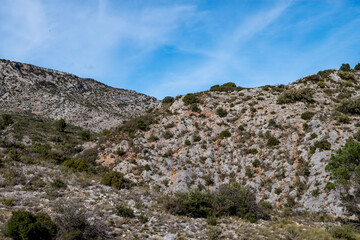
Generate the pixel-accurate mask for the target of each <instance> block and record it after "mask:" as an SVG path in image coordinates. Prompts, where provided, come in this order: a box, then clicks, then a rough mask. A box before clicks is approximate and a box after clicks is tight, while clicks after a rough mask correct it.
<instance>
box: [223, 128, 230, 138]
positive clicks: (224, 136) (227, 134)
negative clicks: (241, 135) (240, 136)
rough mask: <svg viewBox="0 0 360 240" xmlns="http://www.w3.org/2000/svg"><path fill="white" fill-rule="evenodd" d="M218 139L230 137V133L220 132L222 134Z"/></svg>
mask: <svg viewBox="0 0 360 240" xmlns="http://www.w3.org/2000/svg"><path fill="white" fill-rule="evenodd" d="M220 137H221V138H228V137H231V133H230V132H229V131H228V130H225V131H222V132H221V133H220Z"/></svg>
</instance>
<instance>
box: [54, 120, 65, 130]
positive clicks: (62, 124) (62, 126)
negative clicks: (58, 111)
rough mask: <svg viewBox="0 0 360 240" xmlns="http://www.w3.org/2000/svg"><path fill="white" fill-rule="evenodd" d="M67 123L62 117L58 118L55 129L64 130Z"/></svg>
mask: <svg viewBox="0 0 360 240" xmlns="http://www.w3.org/2000/svg"><path fill="white" fill-rule="evenodd" d="M66 126H67V124H66V122H65V120H64V119H62V118H61V119H60V120H58V121H56V122H55V129H56V131H59V132H64V131H65V128H66Z"/></svg>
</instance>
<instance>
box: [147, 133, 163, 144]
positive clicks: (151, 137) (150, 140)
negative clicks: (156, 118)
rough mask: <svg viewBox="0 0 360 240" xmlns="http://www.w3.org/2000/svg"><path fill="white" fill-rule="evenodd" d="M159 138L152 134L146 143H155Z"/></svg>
mask: <svg viewBox="0 0 360 240" xmlns="http://www.w3.org/2000/svg"><path fill="white" fill-rule="evenodd" d="M159 139H160V138H159V137H158V136H156V135H154V134H151V135H150V137H149V139H148V141H149V142H156V141H158V140H159Z"/></svg>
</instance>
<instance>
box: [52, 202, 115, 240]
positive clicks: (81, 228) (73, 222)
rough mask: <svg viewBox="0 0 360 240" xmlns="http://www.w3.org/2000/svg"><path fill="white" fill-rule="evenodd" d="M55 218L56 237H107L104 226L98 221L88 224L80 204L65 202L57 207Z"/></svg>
mask: <svg viewBox="0 0 360 240" xmlns="http://www.w3.org/2000/svg"><path fill="white" fill-rule="evenodd" d="M91 217H92V216H91ZM55 220H56V223H57V226H58V232H59V236H58V239H62V240H88V239H92V240H95V239H108V238H107V234H106V232H105V230H106V228H105V227H104V226H102V225H101V224H100V223H99V222H98V221H95V222H94V223H93V224H90V223H89V221H88V220H87V216H86V215H85V212H84V211H83V210H82V207H81V206H77V205H69V203H66V204H65V206H64V207H61V208H60V209H59V214H58V216H57V218H56V219H55Z"/></svg>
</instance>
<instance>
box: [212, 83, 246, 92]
mask: <svg viewBox="0 0 360 240" xmlns="http://www.w3.org/2000/svg"><path fill="white" fill-rule="evenodd" d="M241 89H243V88H241V87H237V86H236V84H235V83H233V82H228V83H224V84H223V85H221V86H220V85H214V86H212V87H211V88H210V91H218V92H229V91H235V90H241Z"/></svg>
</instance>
